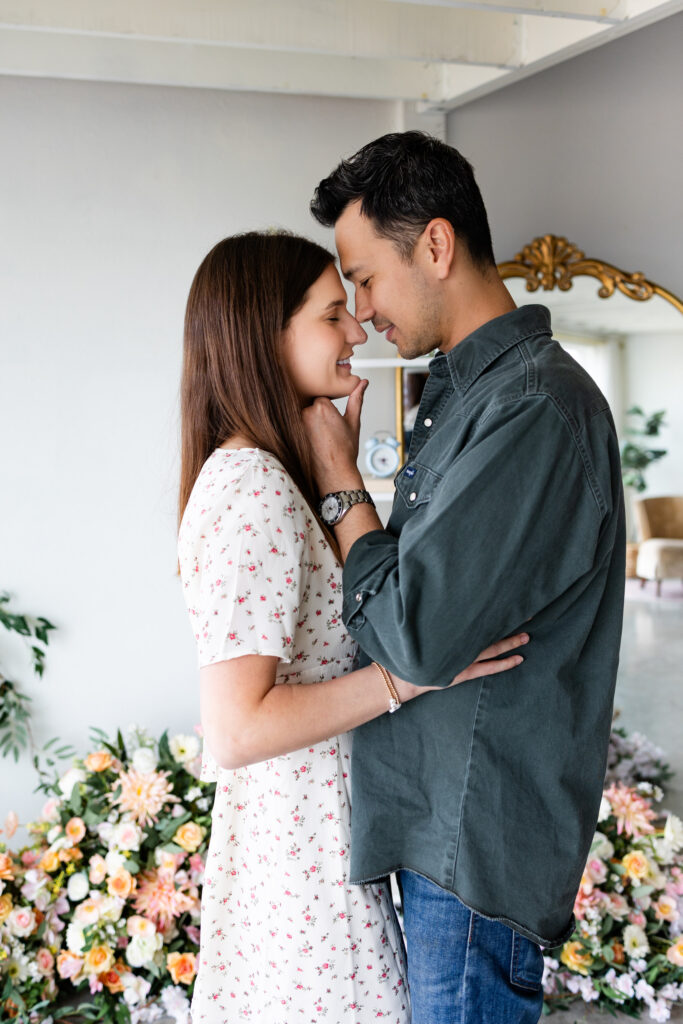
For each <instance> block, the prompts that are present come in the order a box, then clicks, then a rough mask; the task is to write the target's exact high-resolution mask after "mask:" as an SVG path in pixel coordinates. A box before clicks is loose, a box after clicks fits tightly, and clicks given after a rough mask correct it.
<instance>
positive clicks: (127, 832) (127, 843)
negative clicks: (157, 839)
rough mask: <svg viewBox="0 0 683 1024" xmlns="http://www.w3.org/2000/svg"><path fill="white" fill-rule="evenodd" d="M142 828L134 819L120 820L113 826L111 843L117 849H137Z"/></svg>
mask: <svg viewBox="0 0 683 1024" xmlns="http://www.w3.org/2000/svg"><path fill="white" fill-rule="evenodd" d="M141 839H142V829H141V828H140V826H139V825H136V824H135V822H134V821H121V822H119V824H118V825H116V826H115V827H114V831H113V832H112V836H111V845H112V846H115V847H116V848H117V849H118V850H139V849H140V840H141Z"/></svg>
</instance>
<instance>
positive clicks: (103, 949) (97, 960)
mask: <svg viewBox="0 0 683 1024" xmlns="http://www.w3.org/2000/svg"><path fill="white" fill-rule="evenodd" d="M113 966H114V954H113V953H112V951H111V949H110V948H109V946H93V947H92V949H89V950H88V952H87V953H86V954H85V959H84V962H83V973H84V974H104V973H105V972H106V971H109V970H111V968H112V967H113Z"/></svg>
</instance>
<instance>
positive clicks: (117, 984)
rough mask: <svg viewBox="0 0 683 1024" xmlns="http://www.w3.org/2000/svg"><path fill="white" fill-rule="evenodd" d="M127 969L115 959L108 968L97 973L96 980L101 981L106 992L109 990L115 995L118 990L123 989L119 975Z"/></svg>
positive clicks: (127, 969)
mask: <svg viewBox="0 0 683 1024" xmlns="http://www.w3.org/2000/svg"><path fill="white" fill-rule="evenodd" d="M128 971H129V968H128V967H126V965H125V964H124V963H122V962H121V961H120V960H117V961H116V963H115V964H114V966H113V967H112V968H111V969H110V970H108V971H104V972H103V973H102V974H99V975H98V976H97V980H98V981H101V982H102V984H103V985H104V987H105V988H106V989H107V991H108V992H111V994H112V995H116V994H117V993H118V992H123V991H124V989H125V985H124V984H123V982H122V981H121V975H122V974H125V973H127V972H128Z"/></svg>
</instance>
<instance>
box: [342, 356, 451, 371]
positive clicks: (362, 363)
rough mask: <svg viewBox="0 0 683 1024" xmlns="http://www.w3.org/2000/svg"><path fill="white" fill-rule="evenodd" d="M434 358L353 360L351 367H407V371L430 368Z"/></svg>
mask: <svg viewBox="0 0 683 1024" xmlns="http://www.w3.org/2000/svg"><path fill="white" fill-rule="evenodd" d="M431 361H432V356H420V357H419V359H392V358H391V357H389V356H388V357H387V358H386V359H382V358H379V359H352V360H351V367H352V369H354V370H384V369H389V368H391V367H396V366H405V367H406V369H411V368H413V369H415V368H417V367H425V366H429V364H430V363H431Z"/></svg>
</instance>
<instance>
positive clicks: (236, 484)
mask: <svg viewBox="0 0 683 1024" xmlns="http://www.w3.org/2000/svg"><path fill="white" fill-rule="evenodd" d="M214 456H215V457H212V459H213V461H212V460H211V459H210V460H209V462H208V463H207V464H206V466H205V467H204V470H203V471H202V474H201V475H200V478H199V479H198V481H197V485H198V486H196V487H195V490H194V491H193V494H192V497H191V499H190V502H189V503H188V509H187V513H186V516H185V517H184V521H183V525H182V527H181V537H180V542H179V555H180V565H181V575H182V577H183V584H184V588H185V594H186V599H187V603H188V608H189V611H190V618H191V621H192V623H193V627H194V631H195V639H196V641H197V648H198V655H199V664H200V666H204V665H211V664H214V663H215V662H218V661H227V660H230V659H232V658H239V657H241V656H242V655H245V654H265V655H273V656H275V657H277V658H280V659H281V660H282V661H284V662H291V660H292V657H293V645H294V635H295V631H296V622H297V616H298V615H299V608H300V603H301V592H302V574H303V560H304V552H305V550H306V535H307V530H308V528H309V523H310V512H309V510H308V508H307V506H306V504H305V502H304V500H303V498H302V496H301V493H300V492H299V491H298V489H297V488H296V487H295V485H294V484H293V482H292V480H291V479H290V477H289V476H288V475H287V474H286V473H285V472H284V470H283V469H282V467H281V466H280V465H279V463H278V462H277V461H276V460H274V459H273V458H272V457H268V456H267V455H266V454H265V453H262V452H254V451H250V452H248V453H246V452H245V453H241V452H229V453H226V452H222V451H218V452H216V453H214ZM195 492H196V493H195Z"/></svg>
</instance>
